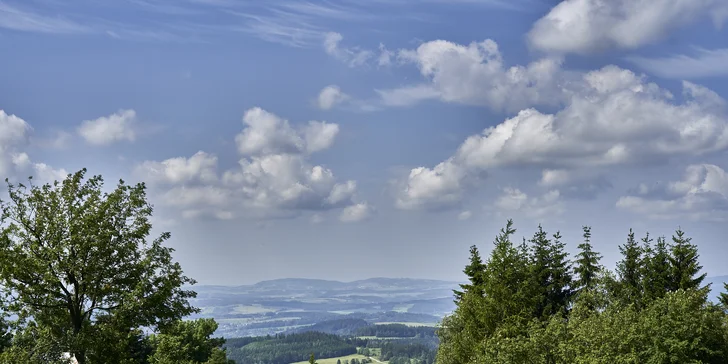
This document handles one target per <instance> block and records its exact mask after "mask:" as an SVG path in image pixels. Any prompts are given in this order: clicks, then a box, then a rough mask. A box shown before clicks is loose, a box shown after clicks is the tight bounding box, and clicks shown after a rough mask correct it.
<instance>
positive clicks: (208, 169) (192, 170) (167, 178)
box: [135, 151, 217, 184]
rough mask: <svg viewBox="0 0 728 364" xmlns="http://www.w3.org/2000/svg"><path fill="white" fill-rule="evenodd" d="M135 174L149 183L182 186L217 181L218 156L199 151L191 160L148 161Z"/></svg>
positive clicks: (139, 166) (179, 158) (181, 158)
mask: <svg viewBox="0 0 728 364" xmlns="http://www.w3.org/2000/svg"><path fill="white" fill-rule="evenodd" d="M135 173H136V174H137V175H138V176H140V177H141V178H142V179H144V180H145V181H147V182H151V183H167V184H182V183H187V182H192V181H199V182H202V183H213V182H215V181H217V156H215V155H212V154H209V153H205V152H203V151H199V152H197V153H195V154H194V155H193V156H192V157H190V158H185V157H177V158H170V159H167V160H164V161H161V162H155V161H146V162H143V163H141V164H140V165H138V166H137V167H136V168H135Z"/></svg>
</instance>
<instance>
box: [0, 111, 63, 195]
mask: <svg viewBox="0 0 728 364" xmlns="http://www.w3.org/2000/svg"><path fill="white" fill-rule="evenodd" d="M31 131H32V128H31V126H30V124H28V123H27V122H26V121H25V120H23V119H21V118H20V117H18V116H16V115H12V114H7V113H6V112H5V110H0V179H5V178H9V177H19V176H22V177H28V176H30V175H32V176H33V180H34V181H36V182H39V183H41V184H42V183H50V182H53V181H55V180H63V179H64V178H65V177H66V175H67V174H68V172H66V171H65V170H64V169H59V170H56V169H53V168H52V167H50V166H48V165H47V164H45V163H34V162H32V161H31V159H30V156H28V154H27V153H25V151H24V149H25V148H26V147H27V146H28V140H29V134H30V132H31Z"/></svg>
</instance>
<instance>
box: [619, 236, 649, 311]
mask: <svg viewBox="0 0 728 364" xmlns="http://www.w3.org/2000/svg"><path fill="white" fill-rule="evenodd" d="M619 251H620V252H621V253H622V260H621V261H619V263H617V274H618V275H619V283H618V285H617V287H618V290H619V292H618V293H617V295H618V296H619V298H620V299H621V301H622V302H624V303H627V304H630V303H635V304H640V303H641V300H642V286H641V284H642V281H643V280H642V273H643V269H642V263H643V258H642V248H641V247H640V246H639V244H638V243H637V240H635V237H634V232H633V231H632V229H629V234H628V235H627V242H626V243H625V244H624V245H621V246H620V247H619Z"/></svg>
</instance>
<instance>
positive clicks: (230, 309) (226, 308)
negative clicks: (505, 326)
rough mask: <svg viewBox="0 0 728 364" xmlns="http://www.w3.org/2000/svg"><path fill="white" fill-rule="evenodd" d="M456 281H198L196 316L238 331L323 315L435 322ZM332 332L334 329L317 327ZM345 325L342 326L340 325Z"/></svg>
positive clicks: (279, 327)
mask: <svg viewBox="0 0 728 364" xmlns="http://www.w3.org/2000/svg"><path fill="white" fill-rule="evenodd" d="M457 287H458V282H447V281H438V280H426V279H407V278H371V279H365V280H358V281H353V282H339V281H332V280H319V279H294V278H288V279H277V280H269V281H262V282H259V283H256V284H253V285H245V286H234V287H230V286H198V287H195V290H196V291H197V293H198V295H197V298H196V299H194V300H192V302H193V304H194V305H195V306H197V307H200V308H202V312H201V313H200V314H199V315H197V317H213V318H215V320H216V321H217V322H218V323H219V325H220V328H219V329H218V331H217V335H220V336H223V337H241V336H256V335H268V334H276V333H282V332H302V331H309V330H306V328H309V327H312V326H313V325H316V324H318V323H321V322H323V321H330V320H336V319H350V320H362V321H363V322H364V323H377V322H408V323H420V324H427V325H435V324H437V323H438V322H439V321H440V320H441V319H442V317H444V316H445V315H447V314H448V313H450V312H452V310H453V309H454V308H455V305H454V303H453V295H452V290H453V289H455V288H457ZM321 331H324V332H331V333H337V334H341V333H345V332H336V330H333V331H332V330H321ZM344 331H346V330H344Z"/></svg>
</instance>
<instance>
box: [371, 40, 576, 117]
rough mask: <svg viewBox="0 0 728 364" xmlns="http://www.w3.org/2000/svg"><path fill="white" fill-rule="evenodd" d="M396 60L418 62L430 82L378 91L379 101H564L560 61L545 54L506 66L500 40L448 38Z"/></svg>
mask: <svg viewBox="0 0 728 364" xmlns="http://www.w3.org/2000/svg"><path fill="white" fill-rule="evenodd" d="M397 58H398V60H399V61H400V62H401V63H403V64H408V63H409V64H415V65H416V66H417V67H418V68H419V70H420V73H421V75H422V76H423V77H424V78H426V79H427V81H428V83H426V84H415V85H408V86H404V87H400V88H396V89H389V90H377V92H378V93H379V95H380V97H381V99H382V100H381V102H382V103H383V104H384V105H389V106H407V105H411V104H414V103H417V102H419V101H422V100H427V99H439V100H441V101H443V102H451V103H460V104H466V105H478V106H486V107H489V108H491V109H494V110H498V111H501V110H506V111H515V110H519V109H521V108H524V107H528V106H531V105H558V104H560V103H561V102H562V101H564V100H565V99H566V93H565V92H564V91H562V88H563V87H566V84H565V83H566V79H567V74H566V73H564V72H562V71H561V69H560V65H561V61H560V60H558V59H552V58H544V59H541V60H538V61H536V62H533V63H531V64H529V65H528V66H512V67H506V65H505V63H504V61H503V57H502V55H501V53H500V50H499V49H498V44H497V43H496V42H494V41H492V40H490V39H488V40H485V41H483V42H480V43H476V42H473V43H470V44H469V45H460V44H456V43H452V42H448V41H444V40H435V41H431V42H426V43H423V44H421V45H420V46H419V47H417V49H415V50H400V51H399V52H398V55H397Z"/></svg>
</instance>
